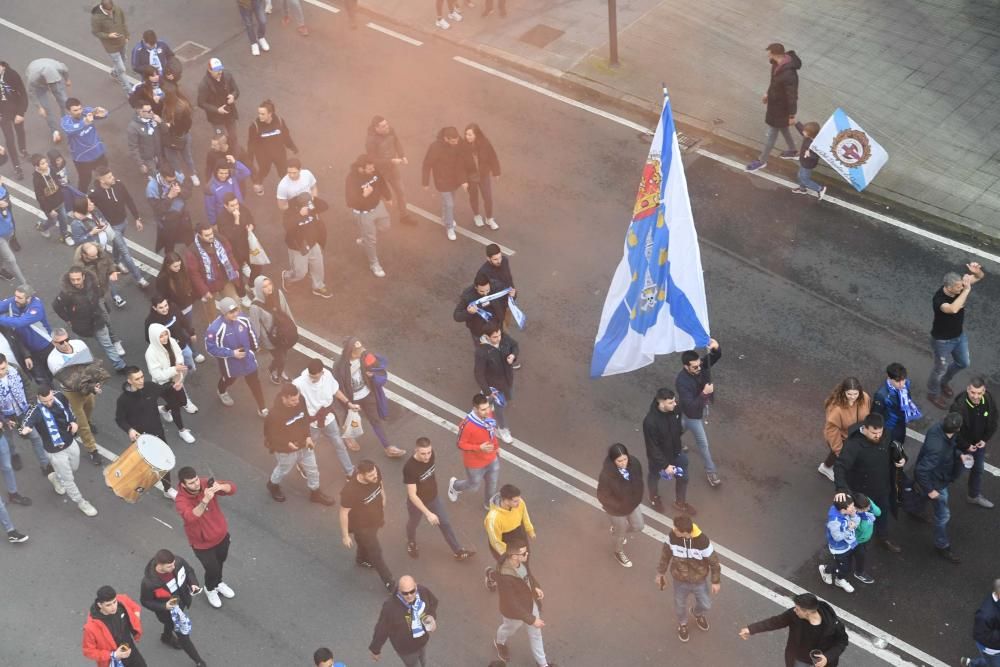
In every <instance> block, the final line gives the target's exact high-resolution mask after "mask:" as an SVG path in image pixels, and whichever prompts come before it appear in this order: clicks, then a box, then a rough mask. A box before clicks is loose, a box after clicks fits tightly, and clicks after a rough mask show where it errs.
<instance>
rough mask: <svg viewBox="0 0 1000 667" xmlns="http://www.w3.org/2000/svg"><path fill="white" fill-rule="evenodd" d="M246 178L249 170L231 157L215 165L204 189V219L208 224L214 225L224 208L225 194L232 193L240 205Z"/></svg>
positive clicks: (248, 175)
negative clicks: (206, 219) (210, 178)
mask: <svg viewBox="0 0 1000 667" xmlns="http://www.w3.org/2000/svg"><path fill="white" fill-rule="evenodd" d="M248 178H250V169H249V168H248V167H247V166H246V165H245V164H243V163H242V162H240V161H239V160H237V159H236V158H234V157H233V156H231V155H227V156H226V158H225V162H223V161H222V160H220V161H219V163H218V164H217V165H215V170H214V171H213V172H212V180H210V181H209V182H208V186H207V187H206V188H205V217H207V218H208V222H209V223H211V224H212V225H215V224H216V221H217V220H218V216H219V213H221V212H222V209H224V208H225V206H226V203H225V201H224V200H223V198H224V197H225V196H226V193H229V192H232V193H233V194H234V195H236V199H238V200H239V202H240V204H242V203H243V184H244V183H245V181H246V180H247V179H248Z"/></svg>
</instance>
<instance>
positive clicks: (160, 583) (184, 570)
mask: <svg viewBox="0 0 1000 667" xmlns="http://www.w3.org/2000/svg"><path fill="white" fill-rule="evenodd" d="M174 563H175V567H174V571H173V572H172V573H171V574H173V577H172V578H171V579H168V580H167V581H164V580H163V579H162V578H161V577H160V575H159V574H158V573H157V572H156V559H155V558H151V559H150V560H149V563H147V564H146V570H145V571H144V572H143V574H142V583H141V584H140V586H139V603H140V604H141V605H142V606H143V607H145V608H146V609H149V610H150V611H151V612H153V613H154V614H156V617H157V618H159V619H160V620H161V621H162V622H166V621H167V620H169V619H170V611H169V610H168V609H167V600H169V599H170V598H172V597H176V598H177V599H178V600H179V601H180V606H181V608H182V609H187V608H188V607H190V606H191V587H192V586H198V585H199V584H198V577H197V575H195V573H194V568H193V567H191V566H190V565H189V564H188V562H187V561H186V560H184V559H183V558H181V557H180V556H175V557H174Z"/></svg>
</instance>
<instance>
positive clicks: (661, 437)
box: [642, 398, 684, 471]
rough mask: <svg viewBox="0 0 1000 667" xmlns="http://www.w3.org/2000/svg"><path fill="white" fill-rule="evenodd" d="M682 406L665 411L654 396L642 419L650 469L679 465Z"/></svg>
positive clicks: (682, 430) (682, 429)
mask: <svg viewBox="0 0 1000 667" xmlns="http://www.w3.org/2000/svg"><path fill="white" fill-rule="evenodd" d="M683 432H684V428H683V426H682V424H681V410H680V407H679V406H678V407H675V408H674V409H673V411H672V412H663V411H662V410H660V408H659V407H657V401H656V399H655V398H654V399H653V402H652V403H651V404H650V406H649V412H647V413H646V418H645V419H643V420H642V436H643V438H644V439H645V441H646V460H647V461H648V462H649V469H650V470H651V471H652V470H656V471H660V470H663V469H664V468H666V467H667V466H673V465H677V457H678V456H679V455H680V453H681V451H682V445H681V434H682V433H683Z"/></svg>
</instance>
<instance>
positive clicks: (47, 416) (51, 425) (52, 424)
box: [38, 396, 72, 448]
mask: <svg viewBox="0 0 1000 667" xmlns="http://www.w3.org/2000/svg"><path fill="white" fill-rule="evenodd" d="M52 400H53V401H54V402H55V404H56V405H58V406H59V407H60V408H62V411H63V414H64V415H66V421H72V419H70V416H69V411H68V410H67V409H66V406H65V405H63V404H62V402H61V401H60V400H59V399H58V398H56V397H55V396H53V397H52ZM38 409H39V410H40V411H41V413H42V419H44V420H45V428H47V429H48V431H49V436H50V437H51V438H52V444H53V445H54V446H56V447H60V448H61V447H65V446H66V441H65V440H63V437H62V433H60V432H59V424H57V423H56V419H55V417H54V416H53V415H52V410H50V409H49V408H47V407H45V406H44V405H42V404H41V403H39V404H38Z"/></svg>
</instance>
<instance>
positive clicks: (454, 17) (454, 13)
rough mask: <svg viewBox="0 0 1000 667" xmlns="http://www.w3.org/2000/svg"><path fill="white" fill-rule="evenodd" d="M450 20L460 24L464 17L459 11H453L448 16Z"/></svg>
mask: <svg viewBox="0 0 1000 667" xmlns="http://www.w3.org/2000/svg"><path fill="white" fill-rule="evenodd" d="M448 18H450V19H451V20H452V21H454V22H455V23H458V22H459V21H461V20H462V15H461V14H459V13H458V10H457V9H453V10H452V11H451V13H450V14H448Z"/></svg>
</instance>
